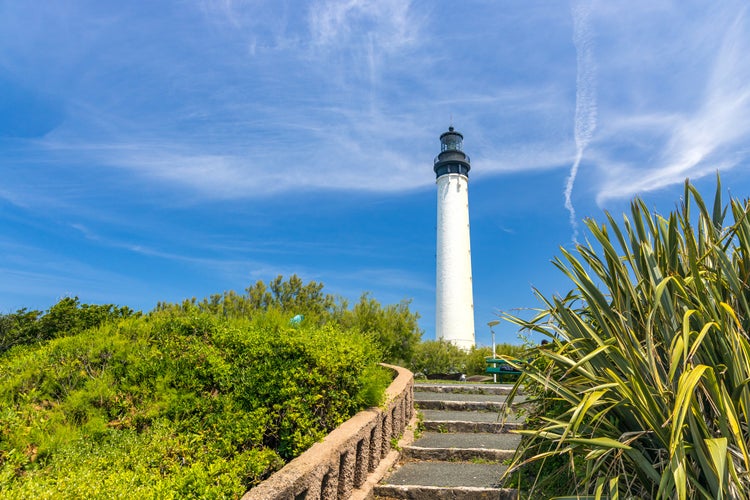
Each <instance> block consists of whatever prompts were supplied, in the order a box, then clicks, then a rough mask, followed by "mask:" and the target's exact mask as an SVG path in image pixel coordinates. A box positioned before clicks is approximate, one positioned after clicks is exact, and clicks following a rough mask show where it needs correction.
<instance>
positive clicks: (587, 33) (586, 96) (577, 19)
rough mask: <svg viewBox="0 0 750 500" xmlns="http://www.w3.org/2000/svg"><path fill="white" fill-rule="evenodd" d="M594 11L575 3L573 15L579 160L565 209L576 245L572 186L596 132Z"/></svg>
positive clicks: (572, 170)
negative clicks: (591, 19)
mask: <svg viewBox="0 0 750 500" xmlns="http://www.w3.org/2000/svg"><path fill="white" fill-rule="evenodd" d="M590 13H591V9H590V6H589V5H584V4H583V2H573V4H572V5H571V14H572V16H573V44H574V45H575V47H576V64H577V68H578V70H577V75H576V114H575V123H574V136H575V143H576V157H575V161H574V162H573V166H572V167H571V168H570V174H569V175H568V181H567V183H566V184H565V208H566V209H568V212H570V225H571V227H572V228H573V242H574V243H578V220H577V219H576V210H575V207H573V202H572V200H571V195H572V193H573V185H574V184H575V181H576V176H577V175H578V167H579V166H580V164H581V159H582V158H583V152H584V150H585V149H586V146H588V144H589V142H591V138H592V137H593V135H594V130H595V129H596V66H595V64H594V52H593V49H592V39H593V36H592V34H591V27H590V25H589V15H590Z"/></svg>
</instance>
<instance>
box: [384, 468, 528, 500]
mask: <svg viewBox="0 0 750 500" xmlns="http://www.w3.org/2000/svg"><path fill="white" fill-rule="evenodd" d="M505 469H506V466H504V465H501V464H495V463H491V464H487V463H470V462H407V463H405V464H403V465H402V466H401V467H399V468H398V469H397V470H396V471H394V472H393V473H392V474H391V475H390V476H389V477H388V478H387V479H385V480H384V481H383V482H381V483H380V484H379V485H377V486H376V487H375V490H374V491H375V495H377V497H379V498H399V499H411V500H423V499H424V500H428V499H438V500H439V499H451V500H459V499H460V500H483V499H490V498H491V499H493V500H496V499H503V500H504V499H516V498H518V492H517V491H516V490H513V489H507V488H500V487H499V484H498V482H499V479H500V476H501V475H502V474H503V472H504V471H505Z"/></svg>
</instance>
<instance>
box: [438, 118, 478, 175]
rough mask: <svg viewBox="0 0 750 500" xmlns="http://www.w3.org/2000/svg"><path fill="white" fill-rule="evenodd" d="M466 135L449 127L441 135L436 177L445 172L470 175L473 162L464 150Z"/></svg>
mask: <svg viewBox="0 0 750 500" xmlns="http://www.w3.org/2000/svg"><path fill="white" fill-rule="evenodd" d="M463 142H464V136H463V135H462V134H461V133H460V132H456V131H455V130H454V129H453V127H448V131H447V132H443V133H442V134H441V135H440V154H439V155H437V156H436V157H435V166H434V167H433V170H435V177H440V176H441V175H445V174H460V175H463V176H466V177H468V176H469V170H471V163H470V160H469V156H468V155H467V154H466V153H464V152H463V150H462V148H463Z"/></svg>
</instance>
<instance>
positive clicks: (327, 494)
mask: <svg viewBox="0 0 750 500" xmlns="http://www.w3.org/2000/svg"><path fill="white" fill-rule="evenodd" d="M384 366H385V367H387V368H390V369H392V370H394V371H395V372H396V378H395V379H394V380H393V382H392V383H391V385H390V386H388V389H386V402H385V404H384V405H382V406H381V407H378V408H370V409H367V410H363V411H361V412H359V413H357V414H356V415H354V416H353V417H352V418H350V419H349V420H347V421H346V422H344V423H343V424H341V425H340V426H339V427H337V428H336V429H334V430H333V431H332V432H331V433H330V434H329V435H328V436H326V437H325V438H324V439H323V441H321V442H319V443H315V444H314V445H313V446H312V447H311V448H310V449H309V450H307V451H306V452H304V453H303V454H302V455H300V456H298V457H297V458H295V459H294V460H292V461H291V462H289V463H288V464H286V465H285V466H284V467H283V468H282V469H281V470H279V471H278V472H276V473H275V474H273V475H272V476H271V477H269V478H268V479H266V480H265V481H263V482H262V483H260V484H259V485H258V486H256V487H254V488H252V489H251V490H250V491H248V492H247V493H245V495H244V496H243V497H242V500H334V499H337V500H343V499H348V498H349V497H350V496H351V495H352V492H353V491H355V490H356V489H357V488H359V487H361V486H362V485H363V484H365V481H366V480H367V476H368V474H370V473H372V472H374V471H375V469H376V468H377V466H378V464H379V463H380V460H381V459H382V458H384V457H385V456H386V455H387V454H388V452H389V451H390V449H391V440H392V438H394V437H395V438H398V437H399V436H400V435H401V434H402V433H403V432H404V429H405V427H406V424H407V423H408V422H409V420H410V419H411V418H412V415H413V413H414V376H413V375H412V373H411V372H410V371H409V370H407V369H405V368H401V367H399V366H392V365H384Z"/></svg>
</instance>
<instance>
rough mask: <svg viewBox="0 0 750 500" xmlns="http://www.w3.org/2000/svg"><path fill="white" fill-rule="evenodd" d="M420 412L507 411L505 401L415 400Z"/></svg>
mask: <svg viewBox="0 0 750 500" xmlns="http://www.w3.org/2000/svg"><path fill="white" fill-rule="evenodd" d="M414 405H415V406H416V407H417V408H418V409H420V410H449V411H485V412H495V413H499V412H502V411H504V410H505V408H506V407H507V405H506V404H505V401H436V400H418V399H416V393H415V399H414Z"/></svg>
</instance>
